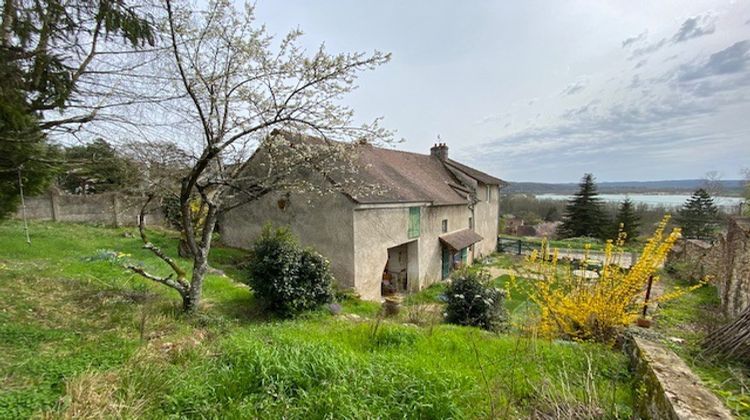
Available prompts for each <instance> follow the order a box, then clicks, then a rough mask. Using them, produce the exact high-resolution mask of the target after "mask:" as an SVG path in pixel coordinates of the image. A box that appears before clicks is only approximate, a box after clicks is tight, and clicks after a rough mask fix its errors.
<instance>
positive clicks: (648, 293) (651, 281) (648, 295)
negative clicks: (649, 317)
mask: <svg viewBox="0 0 750 420" xmlns="http://www.w3.org/2000/svg"><path fill="white" fill-rule="evenodd" d="M653 284H654V276H653V275H650V276H648V287H646V299H644V300H643V316H644V317H645V316H646V311H647V310H648V301H649V299H651V286H652V285H653Z"/></svg>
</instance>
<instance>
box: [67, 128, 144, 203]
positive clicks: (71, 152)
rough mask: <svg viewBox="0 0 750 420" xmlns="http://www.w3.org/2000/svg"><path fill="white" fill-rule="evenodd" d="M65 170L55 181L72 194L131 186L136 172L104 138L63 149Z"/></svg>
mask: <svg viewBox="0 0 750 420" xmlns="http://www.w3.org/2000/svg"><path fill="white" fill-rule="evenodd" d="M65 161H66V166H67V168H66V170H65V172H64V173H63V174H61V175H60V176H59V177H58V184H59V185H60V187H62V188H63V189H65V190H66V191H68V192H70V193H73V194H89V193H101V192H106V191H117V190H120V191H121V190H128V189H131V188H132V189H135V187H137V186H138V183H139V181H140V180H139V171H140V170H141V169H140V168H138V166H137V165H136V163H135V162H133V161H131V160H129V159H127V158H125V157H124V156H122V155H120V154H119V153H117V151H116V150H115V148H114V147H112V145H110V144H109V143H107V141H106V140H104V139H96V140H94V141H93V142H91V143H89V144H86V145H82V146H72V147H69V148H67V149H66V150H65Z"/></svg>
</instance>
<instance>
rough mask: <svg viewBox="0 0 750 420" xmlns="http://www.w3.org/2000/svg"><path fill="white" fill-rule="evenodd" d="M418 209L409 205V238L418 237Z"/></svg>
mask: <svg viewBox="0 0 750 420" xmlns="http://www.w3.org/2000/svg"><path fill="white" fill-rule="evenodd" d="M419 224H420V209H419V207H409V232H408V235H409V239H411V238H417V237H419Z"/></svg>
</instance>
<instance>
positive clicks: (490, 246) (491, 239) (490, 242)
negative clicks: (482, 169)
mask: <svg viewBox="0 0 750 420" xmlns="http://www.w3.org/2000/svg"><path fill="white" fill-rule="evenodd" d="M488 187H489V188H490V200H489V201H487V196H486V193H485V191H487V188H488ZM478 190H479V196H478V198H479V199H480V201H479V202H478V203H476V204H475V205H474V219H475V224H474V230H475V231H476V232H477V233H478V234H480V235H481V236H482V237H483V238H484V239H483V240H482V241H481V242H479V243H478V244H476V245H475V246H474V253H475V257H477V258H481V257H484V256H487V255H490V254H492V253H493V252H495V249H496V248H497V235H498V228H499V223H500V189H499V188H498V187H497V185H486V184H482V183H480V184H479V186H478Z"/></svg>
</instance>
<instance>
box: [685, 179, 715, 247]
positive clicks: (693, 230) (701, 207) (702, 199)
mask: <svg viewBox="0 0 750 420" xmlns="http://www.w3.org/2000/svg"><path fill="white" fill-rule="evenodd" d="M718 218H719V210H718V209H717V208H716V205H715V204H714V200H713V198H711V195H709V194H708V192H706V190H704V189H703V188H699V189H698V190H697V191H695V192H694V193H693V195H692V196H690V198H688V200H687V201H686V202H685V204H683V206H682V209H680V213H679V215H678V217H677V223H678V224H679V225H680V227H682V236H684V237H686V238H696V239H709V238H711V236H713V234H714V232H715V231H716V228H717V222H718Z"/></svg>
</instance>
